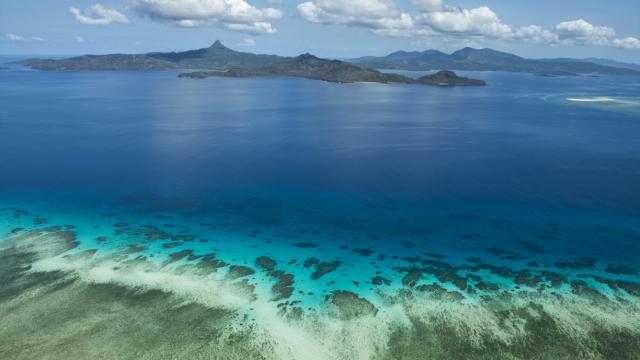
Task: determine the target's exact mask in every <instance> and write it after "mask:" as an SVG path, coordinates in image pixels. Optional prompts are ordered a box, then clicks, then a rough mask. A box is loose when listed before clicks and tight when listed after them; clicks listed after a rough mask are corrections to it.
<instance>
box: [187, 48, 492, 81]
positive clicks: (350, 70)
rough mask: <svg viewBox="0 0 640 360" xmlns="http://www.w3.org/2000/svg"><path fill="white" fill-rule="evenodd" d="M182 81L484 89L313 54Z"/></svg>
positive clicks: (449, 77) (445, 77) (452, 77)
mask: <svg viewBox="0 0 640 360" xmlns="http://www.w3.org/2000/svg"><path fill="white" fill-rule="evenodd" d="M179 77H181V78H191V79H204V78H209V77H296V78H304V79H311V80H322V81H328V82H334V83H356V82H375V83H382V84H393V83H395V84H422V85H441V86H460V85H463V86H464V85H467V86H484V85H486V83H485V82H484V81H483V80H476V79H469V78H465V77H459V76H457V75H456V74H455V73H454V72H452V71H446V70H443V71H439V72H437V73H435V74H432V75H426V76H423V77H420V78H417V79H413V78H409V77H406V76H403V75H399V74H389V73H382V72H380V71H378V70H374V69H368V68H363V67H360V66H358V65H355V64H352V63H349V62H344V61H340V60H328V59H321V58H318V57H316V56H314V55H311V54H309V53H306V54H302V55H299V56H296V57H294V58H290V59H287V60H283V61H279V62H276V63H274V64H272V65H270V66H262V67H256V68H233V69H228V70H224V71H196V72H189V73H182V74H180V75H179Z"/></svg>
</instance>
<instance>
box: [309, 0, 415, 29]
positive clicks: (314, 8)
mask: <svg viewBox="0 0 640 360" xmlns="http://www.w3.org/2000/svg"><path fill="white" fill-rule="evenodd" d="M298 12H299V13H300V15H302V17H303V18H305V19H306V20H307V21H311V22H315V23H321V24H340V25H349V26H360V27H367V28H370V29H372V30H407V29H411V28H413V27H414V24H413V19H412V18H411V15H409V14H408V13H403V12H400V11H398V9H397V8H396V6H395V3H394V2H393V0H352V1H344V0H314V1H308V2H304V3H302V4H300V5H298Z"/></svg>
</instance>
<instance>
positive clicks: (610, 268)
mask: <svg viewBox="0 0 640 360" xmlns="http://www.w3.org/2000/svg"><path fill="white" fill-rule="evenodd" d="M604 271H606V272H608V273H611V274H616V275H638V270H636V269H634V268H632V267H629V266H624V265H614V264H609V265H607V268H606V269H605V270H604Z"/></svg>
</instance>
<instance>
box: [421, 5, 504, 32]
mask: <svg viewBox="0 0 640 360" xmlns="http://www.w3.org/2000/svg"><path fill="white" fill-rule="evenodd" d="M418 20H419V21H420V22H421V23H423V24H425V25H427V26H429V27H430V28H432V29H433V30H435V31H437V32H440V33H446V34H452V35H466V36H487V37H495V38H503V37H509V36H511V34H512V29H511V27H510V26H509V25H505V24H503V23H502V21H500V18H498V15H496V13H494V12H493V11H492V10H491V9H489V8H488V7H486V6H481V7H478V8H473V9H462V8H452V7H448V8H446V9H442V10H439V11H428V12H425V13H423V14H422V15H421V16H420V17H419V18H418Z"/></svg>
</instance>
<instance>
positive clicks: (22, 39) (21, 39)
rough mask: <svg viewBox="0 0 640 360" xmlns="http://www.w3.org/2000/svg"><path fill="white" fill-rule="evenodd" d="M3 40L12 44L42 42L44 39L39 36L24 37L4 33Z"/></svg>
mask: <svg viewBox="0 0 640 360" xmlns="http://www.w3.org/2000/svg"><path fill="white" fill-rule="evenodd" d="M4 38H5V39H7V40H9V41H13V42H29V41H44V39H43V38H41V37H39V36H33V37H25V36H21V35H17V34H14V33H6V34H4Z"/></svg>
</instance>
